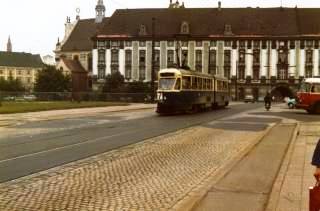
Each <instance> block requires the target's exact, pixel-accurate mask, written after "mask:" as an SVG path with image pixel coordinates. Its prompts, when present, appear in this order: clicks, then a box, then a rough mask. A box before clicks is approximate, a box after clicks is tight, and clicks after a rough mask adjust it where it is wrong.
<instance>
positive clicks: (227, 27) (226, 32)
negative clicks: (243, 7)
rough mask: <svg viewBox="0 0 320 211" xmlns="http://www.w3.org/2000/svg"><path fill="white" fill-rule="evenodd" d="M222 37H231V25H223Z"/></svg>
mask: <svg viewBox="0 0 320 211" xmlns="http://www.w3.org/2000/svg"><path fill="white" fill-rule="evenodd" d="M224 35H226V36H231V35H233V33H232V28H231V25H230V24H226V25H224Z"/></svg>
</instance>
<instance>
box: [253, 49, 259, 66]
mask: <svg viewBox="0 0 320 211" xmlns="http://www.w3.org/2000/svg"><path fill="white" fill-rule="evenodd" d="M253 65H260V51H259V50H254V51H253Z"/></svg>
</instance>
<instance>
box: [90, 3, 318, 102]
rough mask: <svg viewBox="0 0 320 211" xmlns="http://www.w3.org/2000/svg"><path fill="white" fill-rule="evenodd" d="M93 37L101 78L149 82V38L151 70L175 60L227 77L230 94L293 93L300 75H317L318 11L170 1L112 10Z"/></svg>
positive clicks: (95, 72) (96, 71)
mask: <svg viewBox="0 0 320 211" xmlns="http://www.w3.org/2000/svg"><path fill="white" fill-rule="evenodd" d="M92 40H94V42H93V50H92V70H93V75H94V76H96V77H97V79H98V80H97V81H98V82H99V81H101V82H102V81H103V79H104V77H105V76H106V75H107V74H110V73H112V72H114V71H120V72H121V74H123V75H124V76H125V78H126V80H127V81H150V80H151V72H152V52H153V50H152V40H153V41H154V46H155V47H154V58H155V61H154V66H155V69H156V70H159V69H162V68H167V67H172V66H174V64H175V63H177V62H178V60H179V61H180V63H184V64H185V65H186V64H187V65H188V66H189V67H190V68H191V69H192V70H194V71H199V72H202V73H209V74H217V75H222V76H225V77H227V78H229V79H230V87H231V88H230V91H231V94H232V96H233V98H239V99H241V98H243V97H244V96H245V95H246V94H252V95H254V96H255V97H256V98H258V97H261V96H264V95H265V94H266V92H267V91H271V90H272V91H273V92H274V93H275V94H278V95H280V96H281V95H282V96H286V95H290V94H292V93H294V91H296V90H297V88H298V86H299V84H300V82H301V80H302V78H304V77H312V76H319V75H320V73H319V60H320V57H319V40H320V9H319V8H317V9H309V8H283V7H280V8H222V7H221V4H220V3H219V6H218V7H217V8H185V6H184V5H180V4H179V3H178V2H176V3H174V4H173V3H172V2H171V1H170V6H169V8H165V9H119V10H116V11H115V12H114V14H113V15H112V16H111V17H110V19H108V21H107V22H106V23H105V24H103V26H102V27H101V28H100V30H99V32H98V33H97V34H96V35H95V36H93V38H92ZM87 50H88V51H89V48H88V49H87ZM177 54H178V55H179V56H177ZM236 96H237V97H236Z"/></svg>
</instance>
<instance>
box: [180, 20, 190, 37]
mask: <svg viewBox="0 0 320 211" xmlns="http://www.w3.org/2000/svg"><path fill="white" fill-rule="evenodd" d="M180 33H181V34H189V33H190V29H189V23H188V22H186V21H184V22H182V24H181V29H180Z"/></svg>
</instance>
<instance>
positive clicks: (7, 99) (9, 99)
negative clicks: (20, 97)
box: [2, 96, 16, 101]
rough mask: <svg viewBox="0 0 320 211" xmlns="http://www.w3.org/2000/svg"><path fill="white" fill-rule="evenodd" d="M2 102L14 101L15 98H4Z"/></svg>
mask: <svg viewBox="0 0 320 211" xmlns="http://www.w3.org/2000/svg"><path fill="white" fill-rule="evenodd" d="M2 99H3V100H4V101H15V100H16V98H15V97H14V96H6V97H4V98H2Z"/></svg>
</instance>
